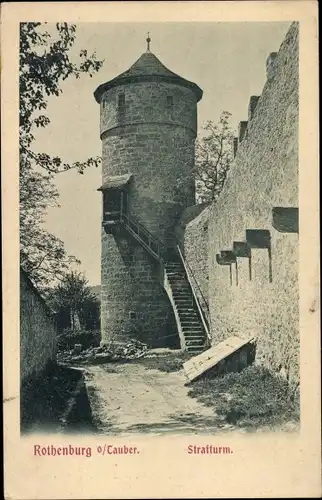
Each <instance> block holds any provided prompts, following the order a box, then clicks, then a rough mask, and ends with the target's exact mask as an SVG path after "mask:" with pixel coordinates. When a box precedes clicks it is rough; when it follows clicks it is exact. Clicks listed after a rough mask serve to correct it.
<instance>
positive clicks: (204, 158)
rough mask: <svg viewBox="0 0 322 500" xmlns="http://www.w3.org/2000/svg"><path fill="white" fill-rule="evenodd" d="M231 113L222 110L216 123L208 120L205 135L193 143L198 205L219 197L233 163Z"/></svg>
mask: <svg viewBox="0 0 322 500" xmlns="http://www.w3.org/2000/svg"><path fill="white" fill-rule="evenodd" d="M230 116H231V114H230V113H228V112H227V111H223V112H222V114H221V116H220V119H219V122H218V123H217V124H216V123H214V122H213V121H208V122H207V123H206V124H205V125H204V127H203V130H204V132H205V135H203V136H201V137H199V138H198V139H197V141H196V157H195V166H194V175H195V179H196V192H197V200H198V202H199V203H205V202H213V201H216V199H217V198H218V196H219V195H220V193H221V191H222V188H223V186H224V183H225V181H226V178H227V174H228V171H229V168H230V165H231V163H232V160H233V138H234V136H233V133H232V130H231V127H230V124H229V119H230Z"/></svg>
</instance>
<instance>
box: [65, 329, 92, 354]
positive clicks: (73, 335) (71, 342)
mask: <svg viewBox="0 0 322 500" xmlns="http://www.w3.org/2000/svg"><path fill="white" fill-rule="evenodd" d="M100 340H101V332H100V330H86V329H85V330H84V329H81V330H79V331H74V330H71V328H66V329H64V330H63V331H62V332H61V333H59V335H58V336H57V348H58V350H59V351H70V350H71V349H73V348H74V347H75V344H81V345H82V347H83V349H89V348H91V347H98V346H99V345H100Z"/></svg>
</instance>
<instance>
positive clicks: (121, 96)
mask: <svg viewBox="0 0 322 500" xmlns="http://www.w3.org/2000/svg"><path fill="white" fill-rule="evenodd" d="M117 104H118V107H119V109H121V108H124V106H125V94H119V95H118V101H117Z"/></svg>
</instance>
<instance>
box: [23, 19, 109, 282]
mask: <svg viewBox="0 0 322 500" xmlns="http://www.w3.org/2000/svg"><path fill="white" fill-rule="evenodd" d="M45 25H46V23H44V24H41V23H39V22H33V23H21V24H20V71H19V85H20V107H19V153H20V158H19V160H20V231H21V237H20V244H21V265H22V267H23V268H24V269H25V270H26V272H27V273H28V275H29V276H30V278H31V279H32V281H33V282H34V284H35V285H36V286H37V287H38V288H40V289H43V288H46V287H47V286H48V285H50V284H51V283H53V282H55V281H56V282H57V280H59V279H62V277H63V276H64V274H65V272H66V271H67V270H68V269H69V266H70V264H71V263H72V262H78V261H77V259H75V258H74V257H70V256H68V255H67V253H66V251H65V249H64V245H63V242H62V241H61V240H59V239H58V238H56V237H55V236H54V235H52V234H50V233H48V232H47V231H46V230H45V229H44V228H43V227H42V223H43V221H44V217H45V214H46V209H47V207H48V206H55V205H56V206H57V199H58V192H57V190H56V188H55V185H54V178H55V175H56V174H59V173H61V172H65V171H68V170H70V169H76V170H77V171H78V172H79V173H81V174H82V173H83V172H84V169H85V168H87V167H91V166H97V165H98V164H99V162H100V158H89V159H88V160H87V161H85V162H78V161H76V162H74V163H72V164H68V163H66V162H64V161H63V160H62V159H61V158H59V157H52V156H50V155H48V154H47V153H45V152H37V151H35V150H34V149H33V143H34V140H35V132H36V130H37V128H39V127H47V126H48V125H49V124H50V119H49V117H48V116H47V115H46V109H47V104H48V98H49V97H51V96H56V97H58V96H59V95H61V93H62V88H61V84H62V82H63V81H64V80H66V79H67V78H69V77H70V76H74V77H76V78H79V77H80V76H81V75H82V74H88V75H89V76H90V77H91V76H92V75H93V74H94V73H95V72H97V71H98V70H99V69H100V68H101V66H102V64H103V61H98V60H97V59H96V55H95V53H94V54H92V55H89V54H88V53H87V50H85V49H83V50H81V51H80V53H79V57H78V60H77V62H73V60H72V58H71V57H70V49H71V48H72V47H73V45H74V42H75V37H76V26H75V25H73V24H67V23H57V24H56V27H55V30H54V33H49V32H48V31H47V30H46V29H45Z"/></svg>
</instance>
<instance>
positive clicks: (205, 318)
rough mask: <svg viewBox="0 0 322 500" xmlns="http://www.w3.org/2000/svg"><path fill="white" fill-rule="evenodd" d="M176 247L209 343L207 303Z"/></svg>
mask: <svg viewBox="0 0 322 500" xmlns="http://www.w3.org/2000/svg"><path fill="white" fill-rule="evenodd" d="M177 249H178V253H179V255H180V259H181V262H182V264H183V267H184V269H185V272H186V275H187V278H188V281H189V284H190V287H191V290H192V294H193V297H194V299H195V302H196V305H197V308H198V311H199V315H200V318H201V321H202V324H203V326H204V329H205V332H206V334H207V339H208V342H209V343H211V336H210V331H209V325H210V311H209V306H208V303H207V301H206V299H205V297H204V295H203V293H202V291H201V289H200V287H199V285H198V282H197V280H196V278H195V277H194V275H193V272H192V270H191V268H190V266H189V264H188V262H186V261H185V259H184V257H183V255H182V252H181V250H180V247H179V245H178V246H177ZM196 288H197V289H198V292H199V295H200V297H201V298H202V302H203V304H204V308H205V310H206V311H207V313H206V314H205V311H204V309H203V308H202V306H201V304H200V299H199V297H198V295H197V293H196Z"/></svg>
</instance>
